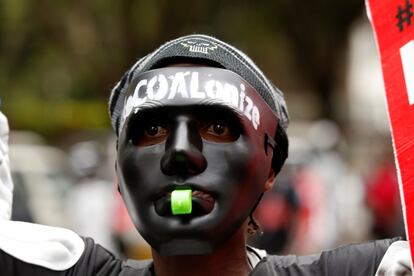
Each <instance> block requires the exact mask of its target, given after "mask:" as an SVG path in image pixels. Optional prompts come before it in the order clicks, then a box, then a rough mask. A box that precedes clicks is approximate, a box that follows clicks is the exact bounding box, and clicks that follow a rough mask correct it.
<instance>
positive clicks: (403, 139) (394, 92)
mask: <svg viewBox="0 0 414 276" xmlns="http://www.w3.org/2000/svg"><path fill="white" fill-rule="evenodd" d="M366 4H367V10H368V16H369V17H370V20H371V24H372V27H373V29H374V32H375V35H376V40H377V46H378V49H379V52H380V56H381V64H382V72H383V77H384V82H385V90H386V95H387V104H388V114H389V118H390V123H391V133H392V137H393V144H394V154H395V159H396V165H397V174H398V180H399V184H400V192H401V201H402V206H403V210H404V219H405V226H406V232H407V237H408V240H409V242H410V248H411V256H414V254H413V249H414V8H413V4H414V0H367V3H366Z"/></svg>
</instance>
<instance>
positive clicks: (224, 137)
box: [200, 121, 240, 143]
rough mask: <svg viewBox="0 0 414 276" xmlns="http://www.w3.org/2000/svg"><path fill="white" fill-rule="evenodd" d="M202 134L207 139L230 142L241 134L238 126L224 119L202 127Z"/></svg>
mask: <svg viewBox="0 0 414 276" xmlns="http://www.w3.org/2000/svg"><path fill="white" fill-rule="evenodd" d="M200 135H201V137H203V138H204V139H205V140H208V141H212V142H218V143H228V142H233V141H236V140H237V138H239V136H240V131H239V130H238V127H235V126H230V125H229V124H228V123H226V122H224V121H214V122H211V123H209V124H207V125H205V127H203V128H201V129H200Z"/></svg>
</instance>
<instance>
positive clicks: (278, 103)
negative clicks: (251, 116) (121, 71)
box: [109, 34, 289, 134]
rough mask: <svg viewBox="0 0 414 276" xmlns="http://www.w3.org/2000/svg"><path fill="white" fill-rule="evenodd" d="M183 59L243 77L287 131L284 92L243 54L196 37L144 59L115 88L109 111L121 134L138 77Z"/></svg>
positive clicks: (169, 44) (171, 43)
mask: <svg viewBox="0 0 414 276" xmlns="http://www.w3.org/2000/svg"><path fill="white" fill-rule="evenodd" d="M182 60H198V61H207V62H211V63H214V64H217V65H219V66H221V67H223V68H225V69H227V70H230V71H233V72H234V73H236V74H238V75H240V76H241V77H242V78H243V79H245V80H246V81H247V82H248V83H250V85H251V86H252V87H253V88H254V89H256V91H257V92H258V93H259V94H260V95H261V97H262V98H263V99H264V100H265V102H266V103H267V104H268V105H269V107H270V108H271V109H272V111H273V112H274V114H275V115H276V117H277V118H278V119H279V125H280V126H281V127H282V129H284V130H286V128H287V126H288V123H289V117H288V112H287V107H286V102H285V99H284V97H283V93H282V92H281V91H280V90H279V89H277V88H276V87H275V86H274V85H273V84H272V82H271V81H270V80H269V79H268V78H267V77H266V76H265V75H264V74H263V72H262V71H261V70H260V69H259V68H258V67H257V66H256V64H255V63H254V62H253V61H252V60H251V59H250V58H249V57H248V56H247V55H246V54H244V53H243V52H242V51H240V50H238V49H236V48H235V47H233V46H231V45H229V44H227V43H225V42H223V41H221V40H218V39H217V38H214V37H211V36H207V35H201V34H193V35H188V36H183V37H179V38H177V39H175V40H172V41H169V42H167V43H165V44H164V45H162V46H160V47H159V48H158V49H156V50H155V51H154V52H152V53H150V54H148V55H147V56H145V57H143V58H141V59H140V60H139V61H138V62H137V63H135V64H134V66H132V67H131V69H129V70H128V71H127V72H126V73H125V75H124V76H123V77H122V79H121V80H120V81H119V82H118V83H117V84H116V85H115V87H114V88H113V89H112V93H111V97H110V99H109V112H110V116H111V123H112V126H113V128H114V129H115V132H116V133H117V134H118V128H119V122H120V118H121V114H122V110H123V105H124V95H125V92H126V90H127V88H128V86H129V84H130V82H131V81H132V80H133V79H134V77H135V76H137V75H139V74H141V73H143V72H145V71H148V70H151V69H155V68H159V67H163V65H165V64H172V63H174V61H182Z"/></svg>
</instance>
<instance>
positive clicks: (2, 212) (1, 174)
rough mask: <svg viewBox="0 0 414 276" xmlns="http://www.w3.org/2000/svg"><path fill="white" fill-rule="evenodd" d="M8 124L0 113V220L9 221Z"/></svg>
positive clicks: (10, 203)
mask: <svg viewBox="0 0 414 276" xmlns="http://www.w3.org/2000/svg"><path fill="white" fill-rule="evenodd" d="M8 142H9V124H8V122H7V118H6V116H4V114H3V113H2V112H1V111H0V219H1V220H3V219H7V220H8V219H10V217H11V209H12V200H13V182H12V179H11V174H10V166H9V164H10V161H9V146H8Z"/></svg>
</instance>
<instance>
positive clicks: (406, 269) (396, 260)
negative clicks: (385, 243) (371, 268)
mask: <svg viewBox="0 0 414 276" xmlns="http://www.w3.org/2000/svg"><path fill="white" fill-rule="evenodd" d="M375 275H376V276H409V275H412V267H411V254H410V247H409V245H408V242H407V241H397V242H394V243H393V244H391V246H390V247H389V248H388V250H387V252H385V255H384V257H383V258H382V260H381V263H380V265H379V267H378V270H377V273H376V274H375Z"/></svg>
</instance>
